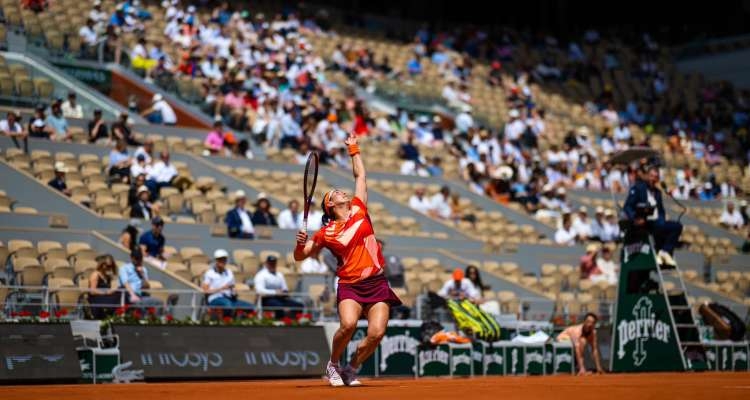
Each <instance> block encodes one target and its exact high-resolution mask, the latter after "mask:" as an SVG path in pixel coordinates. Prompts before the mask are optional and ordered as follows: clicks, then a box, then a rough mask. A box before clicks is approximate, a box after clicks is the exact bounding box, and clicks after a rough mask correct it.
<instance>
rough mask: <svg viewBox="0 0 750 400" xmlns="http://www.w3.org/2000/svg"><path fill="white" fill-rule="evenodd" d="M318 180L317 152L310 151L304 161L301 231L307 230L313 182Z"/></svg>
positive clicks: (313, 187)
mask: <svg viewBox="0 0 750 400" xmlns="http://www.w3.org/2000/svg"><path fill="white" fill-rule="evenodd" d="M317 182H318V153H317V152H316V151H312V152H310V155H309V156H307V162H306V163H305V179H304V183H303V184H302V185H303V188H302V190H303V193H304V195H305V211H304V213H303V214H302V232H307V214H308V213H309V212H310V204H312V198H313V195H314V194H315V184H316V183H317Z"/></svg>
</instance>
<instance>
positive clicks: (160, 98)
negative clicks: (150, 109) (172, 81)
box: [151, 93, 164, 103]
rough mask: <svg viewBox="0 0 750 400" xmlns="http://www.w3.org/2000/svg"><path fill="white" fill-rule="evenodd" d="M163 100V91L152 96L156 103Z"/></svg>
mask: <svg viewBox="0 0 750 400" xmlns="http://www.w3.org/2000/svg"><path fill="white" fill-rule="evenodd" d="M162 100H164V96H162V95H161V93H157V94H155V95H154V97H152V98H151V101H153V102H154V103H156V102H157V101H162Z"/></svg>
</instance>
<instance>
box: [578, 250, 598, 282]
mask: <svg viewBox="0 0 750 400" xmlns="http://www.w3.org/2000/svg"><path fill="white" fill-rule="evenodd" d="M598 252H599V246H597V245H596V244H593V243H591V244H589V245H588V246H586V254H584V255H583V256H581V262H580V263H579V269H580V272H581V279H590V278H591V276H592V275H600V274H601V273H602V272H601V271H600V270H599V269H598V268H597V266H596V255H597V253H598Z"/></svg>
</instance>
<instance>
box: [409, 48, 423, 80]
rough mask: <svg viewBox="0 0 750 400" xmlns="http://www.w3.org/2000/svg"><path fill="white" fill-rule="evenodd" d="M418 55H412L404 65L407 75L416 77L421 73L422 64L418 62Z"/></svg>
mask: <svg viewBox="0 0 750 400" xmlns="http://www.w3.org/2000/svg"><path fill="white" fill-rule="evenodd" d="M419 58H420V57H419V54H416V53H415V54H414V56H413V57H412V58H411V59H410V60H409V61H407V63H406V69H407V71H409V75H411V76H416V75H419V74H421V73H422V64H421V63H420V61H419Z"/></svg>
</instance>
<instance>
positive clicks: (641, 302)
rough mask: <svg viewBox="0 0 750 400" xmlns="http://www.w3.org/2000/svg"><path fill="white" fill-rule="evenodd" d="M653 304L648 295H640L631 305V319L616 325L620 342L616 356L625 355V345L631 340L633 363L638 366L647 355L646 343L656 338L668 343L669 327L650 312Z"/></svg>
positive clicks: (620, 357)
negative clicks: (632, 344)
mask: <svg viewBox="0 0 750 400" xmlns="http://www.w3.org/2000/svg"><path fill="white" fill-rule="evenodd" d="M653 307H654V304H653V303H652V302H651V300H650V299H649V298H648V297H641V298H640V299H638V301H637V302H636V303H635V306H633V320H630V321H628V320H626V319H623V320H622V321H620V323H619V324H618V325H617V337H618V338H619V339H620V344H619V347H618V350H617V358H618V359H620V360H622V359H623V357H625V354H626V352H625V347H626V346H627V345H628V344H629V343H630V342H633V343H634V346H633V355H632V357H633V364H634V365H635V366H640V365H641V364H643V362H644V361H645V360H646V358H647V357H648V353H647V352H646V343H647V342H648V341H649V340H651V339H656V340H659V341H662V342H664V343H669V333H670V328H669V325H668V324H665V323H664V322H662V321H660V320H657V319H656V315H655V314H654V313H653V312H652V309H653Z"/></svg>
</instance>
